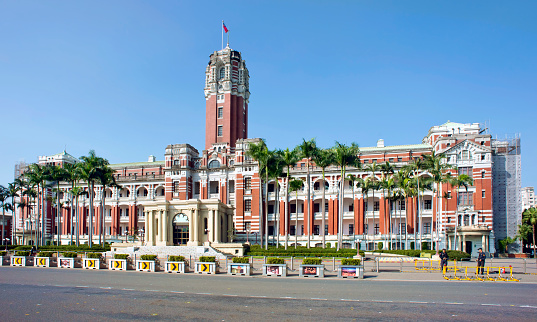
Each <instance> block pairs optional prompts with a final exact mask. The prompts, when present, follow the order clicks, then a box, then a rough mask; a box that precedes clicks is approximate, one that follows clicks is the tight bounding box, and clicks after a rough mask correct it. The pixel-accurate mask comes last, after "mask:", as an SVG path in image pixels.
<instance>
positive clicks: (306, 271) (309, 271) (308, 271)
mask: <svg viewBox="0 0 537 322" xmlns="http://www.w3.org/2000/svg"><path fill="white" fill-rule="evenodd" d="M317 270H318V267H315V266H303V267H302V275H317Z"/></svg>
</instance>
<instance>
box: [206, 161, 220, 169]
mask: <svg viewBox="0 0 537 322" xmlns="http://www.w3.org/2000/svg"><path fill="white" fill-rule="evenodd" d="M215 168H220V161H218V160H213V161H211V162H209V169H215Z"/></svg>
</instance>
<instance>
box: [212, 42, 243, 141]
mask: <svg viewBox="0 0 537 322" xmlns="http://www.w3.org/2000/svg"><path fill="white" fill-rule="evenodd" d="M249 78H250V76H249V74H248V69H247V68H246V62H245V61H244V60H242V57H241V53H240V52H238V51H235V50H233V49H231V48H229V45H228V46H227V47H226V48H224V49H222V50H219V51H215V52H214V53H212V54H211V56H210V61H209V64H208V66H207V68H206V70H205V89H204V91H205V102H206V103H205V149H206V150H208V149H210V148H211V146H212V144H214V143H228V144H229V146H230V147H231V148H232V149H234V148H235V142H236V141H237V140H238V139H246V138H247V137H248V100H249V98H250V90H249Z"/></svg>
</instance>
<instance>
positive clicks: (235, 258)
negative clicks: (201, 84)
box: [233, 257, 250, 264]
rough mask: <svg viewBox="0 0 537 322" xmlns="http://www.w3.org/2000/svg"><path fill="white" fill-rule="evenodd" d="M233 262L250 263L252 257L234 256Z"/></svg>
mask: <svg viewBox="0 0 537 322" xmlns="http://www.w3.org/2000/svg"><path fill="white" fill-rule="evenodd" d="M233 263H241V264H248V263H250V258H248V257H233Z"/></svg>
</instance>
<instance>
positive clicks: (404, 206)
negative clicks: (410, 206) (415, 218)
mask: <svg viewBox="0 0 537 322" xmlns="http://www.w3.org/2000/svg"><path fill="white" fill-rule="evenodd" d="M399 207H400V208H401V210H406V202H405V201H404V200H401V201H399Z"/></svg>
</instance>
